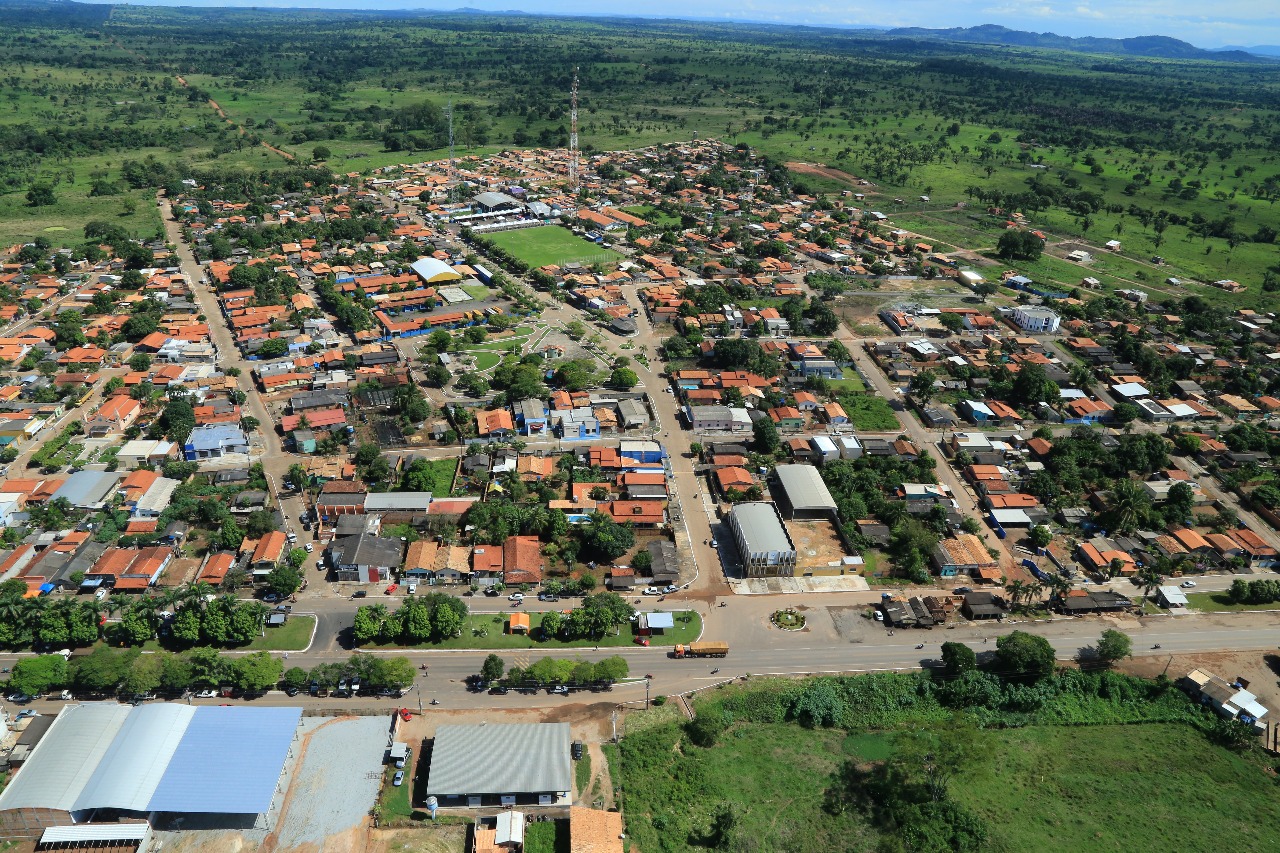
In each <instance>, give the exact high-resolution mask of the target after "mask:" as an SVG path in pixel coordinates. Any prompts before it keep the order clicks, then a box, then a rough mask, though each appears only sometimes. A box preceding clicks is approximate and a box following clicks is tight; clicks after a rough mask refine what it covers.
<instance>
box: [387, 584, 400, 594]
mask: <svg viewBox="0 0 1280 853" xmlns="http://www.w3.org/2000/svg"><path fill="white" fill-rule="evenodd" d="M399 588H400V584H398V583H393V584H392V585H391V586H389V587H387V595H390V594H391V593H393V592H395V591H396V590H397V589H399Z"/></svg>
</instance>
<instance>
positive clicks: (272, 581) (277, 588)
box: [266, 548, 307, 596]
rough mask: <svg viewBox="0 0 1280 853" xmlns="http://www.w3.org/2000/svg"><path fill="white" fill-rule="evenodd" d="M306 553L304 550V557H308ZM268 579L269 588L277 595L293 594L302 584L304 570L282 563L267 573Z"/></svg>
mask: <svg viewBox="0 0 1280 853" xmlns="http://www.w3.org/2000/svg"><path fill="white" fill-rule="evenodd" d="M297 550H300V551H301V550H302V549H301V548H299V549H297ZM306 554H307V552H306V551H302V555H303V557H306ZM266 580H267V588H268V589H270V590H271V591H272V592H274V593H276V594H277V595H281V596H286V595H293V594H294V593H295V592H297V591H298V588H299V587H300V586H302V572H300V571H299V570H298V569H297V568H296V567H294V566H291V565H288V564H282V565H279V566H276V567H275V568H274V569H272V570H271V571H270V572H269V573H267V579H266Z"/></svg>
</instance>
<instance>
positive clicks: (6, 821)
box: [0, 702, 302, 835]
mask: <svg viewBox="0 0 1280 853" xmlns="http://www.w3.org/2000/svg"><path fill="white" fill-rule="evenodd" d="M301 719H302V709H301V708H270V707H263V708H240V707H230V706H218V707H210V706H191V705H181V704H176V703H168V702H166V703H158V704H153V705H142V706H138V707H132V706H129V705H118V704H116V703H114V702H92V703H86V704H80V705H67V706H66V707H65V708H63V710H62V712H61V713H59V714H58V718H57V719H56V720H55V721H54V723H53V725H52V726H50V727H49V731H48V732H47V733H46V734H45V736H44V737H43V738H42V739H41V740H40V742H39V743H38V744H37V745H36V747H35V749H34V750H32V752H31V755H30V757H29V758H28V759H27V761H26V762H25V763H24V764H23V766H22V768H21V769H20V770H19V771H18V773H17V774H16V775H15V776H14V777H13V779H12V780H11V781H10V783H9V785H8V786H7V787H6V788H5V789H4V791H3V792H2V793H0V835H8V834H10V833H13V834H18V835H21V834H24V833H23V831H24V830H34V829H38V828H39V829H42V828H45V827H48V826H51V825H61V824H68V823H71V822H72V821H76V822H79V821H82V820H84V819H86V817H88V816H89V815H90V814H91V813H92V812H95V811H98V810H102V809H109V810H112V811H120V812H125V813H130V812H132V813H136V814H137V815H138V816H140V817H146V816H147V815H149V814H151V813H153V812H169V813H179V814H181V813H203V814H237V815H258V814H263V813H266V812H267V811H269V810H270V808H271V802H272V799H273V798H274V797H275V793H276V787H277V785H278V784H279V781H280V776H281V773H282V772H283V770H284V764H285V760H286V759H287V758H288V757H289V752H290V749H291V747H292V745H293V741H294V737H295V736H296V732H297V729H298V724H299V722H300V721H301Z"/></svg>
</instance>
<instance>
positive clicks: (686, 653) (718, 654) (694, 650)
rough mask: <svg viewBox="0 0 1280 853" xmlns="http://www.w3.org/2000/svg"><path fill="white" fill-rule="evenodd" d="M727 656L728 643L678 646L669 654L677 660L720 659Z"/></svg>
mask: <svg viewBox="0 0 1280 853" xmlns="http://www.w3.org/2000/svg"><path fill="white" fill-rule="evenodd" d="M727 654H729V644H728V643H689V644H688V645H687V646H684V645H678V646H676V647H675V649H674V650H673V651H672V652H671V656H672V657H677V658H722V657H724V656H725V655H727Z"/></svg>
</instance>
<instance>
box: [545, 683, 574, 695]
mask: <svg viewBox="0 0 1280 853" xmlns="http://www.w3.org/2000/svg"><path fill="white" fill-rule="evenodd" d="M547 692H548V693H550V694H551V695H553V696H568V695H569V688H568V687H566V686H565V685H563V684H557V685H556V686H555V687H551V688H549V689H548V690H547Z"/></svg>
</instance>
